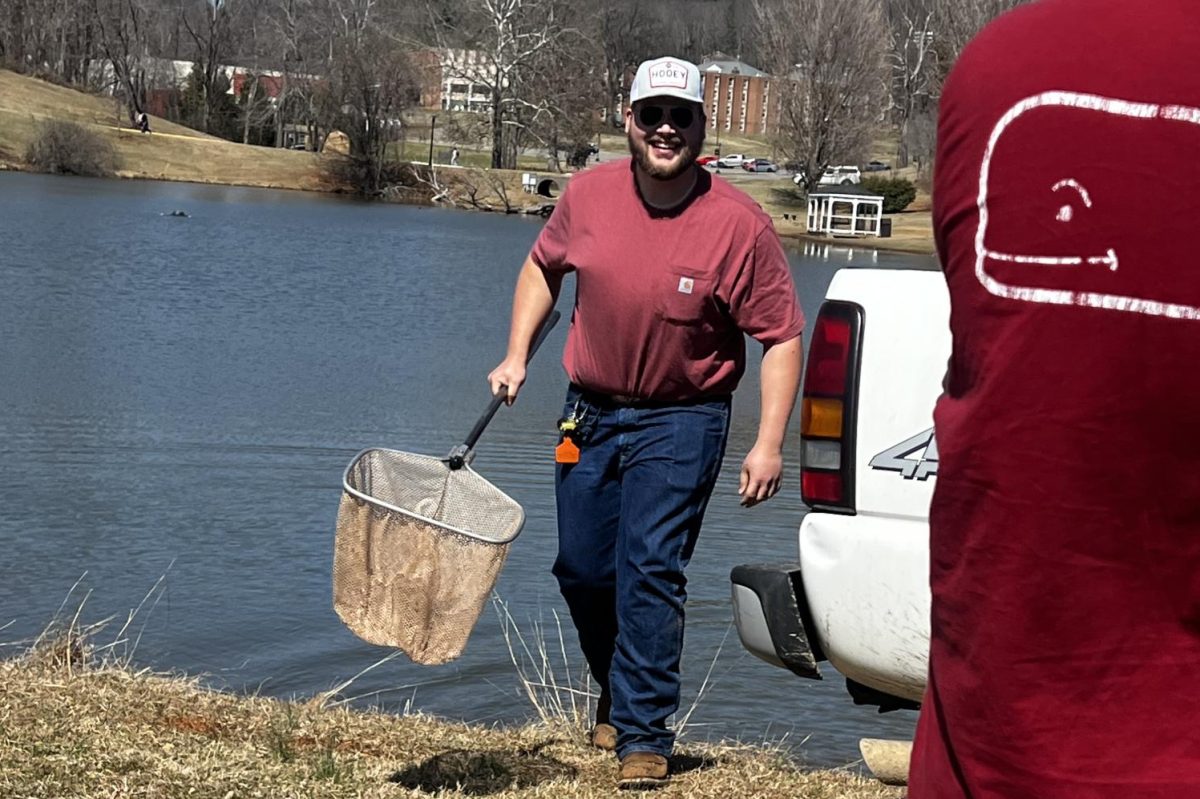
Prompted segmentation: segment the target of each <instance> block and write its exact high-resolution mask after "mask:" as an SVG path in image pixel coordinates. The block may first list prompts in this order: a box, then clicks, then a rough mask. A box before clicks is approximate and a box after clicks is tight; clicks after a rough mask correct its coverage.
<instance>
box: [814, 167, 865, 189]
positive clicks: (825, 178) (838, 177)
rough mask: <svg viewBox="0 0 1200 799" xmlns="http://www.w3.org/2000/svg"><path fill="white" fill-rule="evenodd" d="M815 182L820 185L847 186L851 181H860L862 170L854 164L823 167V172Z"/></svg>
mask: <svg viewBox="0 0 1200 799" xmlns="http://www.w3.org/2000/svg"><path fill="white" fill-rule="evenodd" d="M817 182H818V183H820V184H821V185H822V186H847V185H849V184H851V183H861V182H862V172H861V171H860V170H859V168H858V167H856V166H829V167H826V168H825V172H824V173H822V175H821V179H820V180H819V181H817Z"/></svg>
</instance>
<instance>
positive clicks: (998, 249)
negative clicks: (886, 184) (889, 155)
mask: <svg viewBox="0 0 1200 799" xmlns="http://www.w3.org/2000/svg"><path fill="white" fill-rule="evenodd" d="M1197 12H1198V9H1197V5H1196V3H1195V1H1194V0H1148V2H1140V3H1131V2H1128V1H1127V0H1044V1H1043V2H1038V3H1033V4H1031V5H1028V6H1023V7H1021V8H1019V9H1017V10H1016V11H1015V12H1013V13H1011V14H1009V15H1007V16H1005V17H1003V18H1001V19H1000V20H999V21H997V22H996V23H994V24H993V25H991V26H989V27H988V28H987V29H986V30H985V31H984V32H983V33H982V34H981V35H980V36H979V37H978V38H977V39H976V40H975V42H974V43H973V44H971V45H970V46H969V47H968V48H967V50H966V52H965V53H964V54H963V56H962V58H961V59H960V61H959V63H958V65H957V66H956V67H955V69H954V71H953V74H952V75H951V76H950V79H949V81H948V82H947V84H946V86H945V90H944V93H943V95H942V108H941V118H940V122H939V131H938V156H937V161H936V185H935V186H934V228H935V230H936V233H937V238H938V248H939V251H940V253H941V256H942V262H943V264H944V265H945V271H946V279H947V282H948V284H949V288H950V297H951V309H952V310H951V320H950V325H951V330H952V332H953V339H954V345H953V354H952V357H951V362H950V367H949V374H948V378H947V388H946V392H945V394H944V396H943V397H942V398H941V400H940V401H939V402H938V405H937V410H936V413H935V426H936V432H937V441H938V453H939V458H940V465H939V472H938V484H937V488H936V490H935V494H934V499H933V506H932V509H931V513H930V526H931V542H930V546H931V564H930V566H931V573H930V579H931V585H932V589H933V617H932V624H933V628H932V629H933V640H932V647H931V652H930V675H929V686H928V690H927V692H926V696H925V703H924V706H923V709H922V713H921V719H920V723H919V725H918V731H917V740H916V746H915V751H914V755H913V762H912V773H911V781H910V786H911V787H910V791H909V797H910V799H931V798H937V799H941V798H942V797H947V798H949V797H953V798H954V799H959V798H960V797H977V798H978V799H984V798H985V797H986V799H993V798H994V797H1006V798H1007V797H1012V798H1013V799H1060V798H1061V799H1067V798H1068V797H1069V798H1070V799H1092V798H1094V797H1104V798H1105V799H1156V798H1163V799H1166V798H1167V797H1170V799H1185V798H1186V797H1200V254H1198V249H1197V238H1196V232H1197V229H1198V227H1200V70H1198V67H1200V17H1198V16H1197Z"/></svg>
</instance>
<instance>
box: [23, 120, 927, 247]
mask: <svg viewBox="0 0 1200 799" xmlns="http://www.w3.org/2000/svg"><path fill="white" fill-rule="evenodd" d="M150 135H154V134H150ZM478 171H483V170H478ZM0 172H22V173H26V174H32V175H37V174H46V173H43V172H39V171H37V170H31V169H27V168H25V167H24V165H23V164H19V163H14V162H12V161H9V160H7V159H3V158H0ZM486 172H495V170H486ZM506 173H507V171H506ZM512 174H513V175H517V173H516V172H515V171H514V172H513V173H512ZM570 174H571V173H566V174H564V175H563V176H562V177H563V178H564V179H569V178H570ZM110 179H112V180H144V181H158V182H166V183H190V184H194V185H199V186H231V187H239V188H250V189H274V190H282V191H299V192H308V193H313V194H328V195H334V196H339V197H343V198H348V199H349V198H354V197H355V195H354V194H353V192H349V191H346V190H344V189H340V188H336V187H314V186H304V185H301V183H300V181H293V182H291V183H287V182H281V181H264V180H257V181H256V180H223V179H219V178H209V179H204V178H198V177H178V176H171V175H166V174H159V175H151V174H146V173H140V172H136V171H133V170H128V169H122V170H118V171H117V173H116V174H115V175H113V176H112V178H110ZM518 180H519V175H518ZM364 201H366V202H385V203H394V204H397V205H411V206H417V207H426V208H449V209H452V210H461V211H476V212H487V213H504V212H503V211H502V210H501V209H495V208H487V209H485V208H469V207H468V208H464V207H460V206H456V205H446V204H443V203H437V202H431V201H429V200H414V199H404V198H393V199H381V200H369V199H367V200H364ZM545 204H546V203H525V204H522V205H520V206H514V210H513V211H511V212H508V213H510V214H511V215H514V216H530V215H537V213H538V209H539V208H541V207H543V206H544V205H545ZM768 213H769V212H768ZM770 216H771V221H772V223H773V224H774V225H775V231H776V232H777V233H778V234H779V238H780V240H781V241H782V242H783V244H784V246H785V247H786V248H789V249H793V250H795V249H799V248H802V247H803V246H804V245H806V244H817V245H825V246H829V247H835V248H845V249H860V248H861V249H868V250H881V251H885V252H896V253H903V254H907V255H919V256H929V257H931V258H936V257H937V251H936V248H935V246H934V244H933V240H932V236H930V237H929V238H928V239H924V238H920V237H911V236H910V237H906V238H877V237H876V238H867V237H863V238H852V237H832V236H824V235H817V234H809V233H807V232H805V231H802V230H793V229H789V228H790V226H791V224H792V223H791V222H790V221H788V220H785V219H783V218H782V215H781V214H770ZM888 216H889V217H890V218H892V219H893V220H896V219H897V218H898V217H900V218H906V219H913V220H918V221H917V222H916V226H919V225H921V224H922V223H924V226H925V227H928V221H927V220H928V216H929V215H928V212H921V211H906V212H902V213H900V214H889V215H888Z"/></svg>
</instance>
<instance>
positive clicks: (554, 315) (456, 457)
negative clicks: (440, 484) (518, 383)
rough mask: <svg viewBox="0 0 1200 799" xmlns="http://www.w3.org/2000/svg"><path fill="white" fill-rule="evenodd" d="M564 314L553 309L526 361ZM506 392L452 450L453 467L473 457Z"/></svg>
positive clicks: (450, 462) (448, 459) (497, 398)
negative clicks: (476, 445)
mask: <svg viewBox="0 0 1200 799" xmlns="http://www.w3.org/2000/svg"><path fill="white" fill-rule="evenodd" d="M561 316H562V314H560V313H559V312H558V311H551V312H550V316H548V317H547V318H546V321H545V322H544V323H543V324H542V329H541V330H539V331H538V334H537V337H536V338H534V340H533V344H532V345H530V347H529V355H528V356H526V358H525V363H529V362H530V361H531V360H533V356H534V355H535V354H537V351H538V347H540V346H542V342H543V341H545V340H546V337H547V336H549V335H550V331H551V330H552V329H553V328H554V326H555V325H556V324H558V320H559V318H560V317H561ZM506 396H507V395H506V394H505V393H504V392H503V391H502V392H500V393H499V394H496V395H494V396H493V397H492V399H491V401H490V402H488V406H487V409H486V410H485V411H484V412H483V416H480V417H479V421H477V422H476V423H475V426H474V427H472V428H471V432H470V433H468V434H467V440H466V441H464V442H463V443H462V444H461V445H459V446H457V447H455V448H454V449H453V451H451V453H450V456H449V457H448V458H447V461H448V462H449V464H450V468H451V469H461V468H462V467H463V466H465V465H466V464H467V462H468V461H470V459H471V450H472V449H474V448H475V444H476V442H478V441H479V437H480V436H481V435H483V430H484V428H485V427H487V426H488V423H489V422H491V421H492V417H493V416H495V415H496V411H498V410H500V406H501V405H503V404H504V401H505V398H506Z"/></svg>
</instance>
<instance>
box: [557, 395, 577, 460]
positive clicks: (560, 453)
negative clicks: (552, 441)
mask: <svg viewBox="0 0 1200 799" xmlns="http://www.w3.org/2000/svg"><path fill="white" fill-rule="evenodd" d="M579 403H580V400H578V399H577V400H575V407H574V408H572V409H571V413H570V414H568V415H567V416H564V417H563V418H562V419H559V420H558V436H559V441H558V446H557V447H555V448H554V462H555V463H579V441H578V440H577V439H579V438H581V435H580V429H579V425H580V422H581V419H580V416H579Z"/></svg>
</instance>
